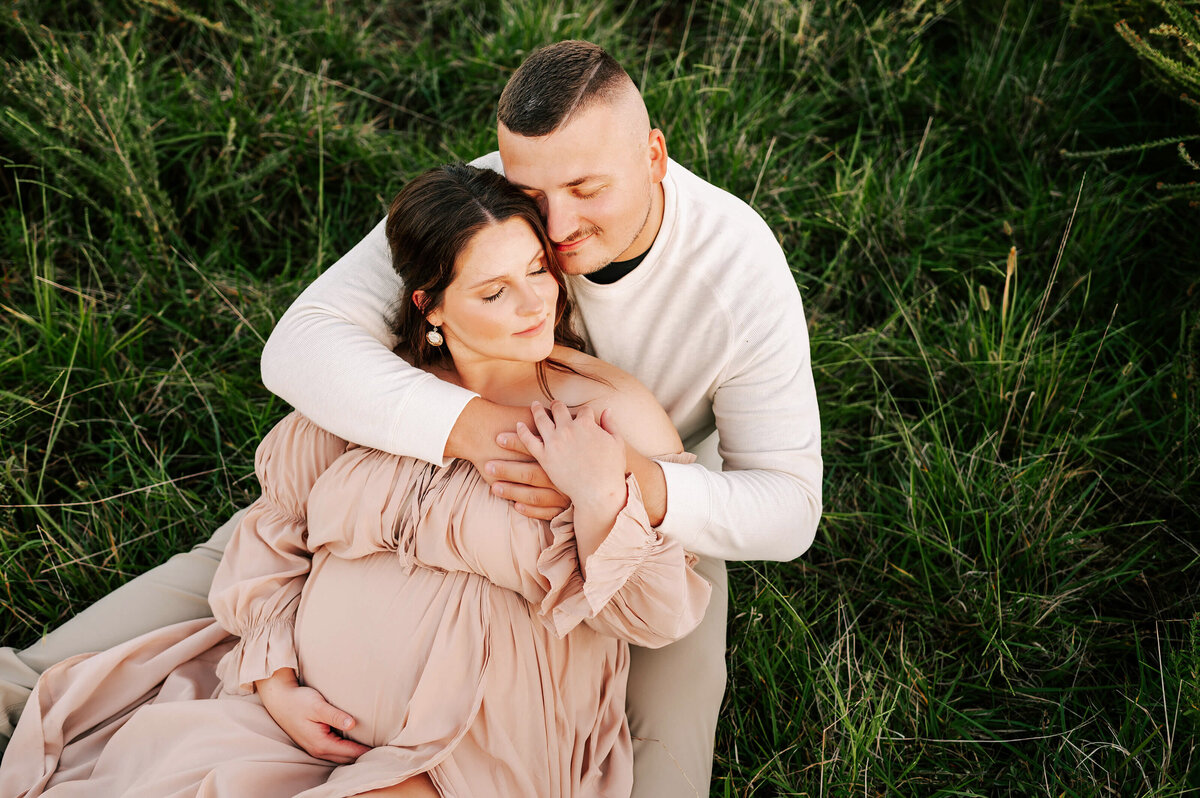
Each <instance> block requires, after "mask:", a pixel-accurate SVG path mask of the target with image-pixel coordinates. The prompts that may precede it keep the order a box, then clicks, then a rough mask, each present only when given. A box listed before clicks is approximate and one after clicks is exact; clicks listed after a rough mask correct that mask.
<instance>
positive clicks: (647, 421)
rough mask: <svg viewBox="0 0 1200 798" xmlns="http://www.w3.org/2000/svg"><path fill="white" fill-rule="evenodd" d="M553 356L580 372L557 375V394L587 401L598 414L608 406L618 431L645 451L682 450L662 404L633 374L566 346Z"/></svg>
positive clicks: (571, 401)
mask: <svg viewBox="0 0 1200 798" xmlns="http://www.w3.org/2000/svg"><path fill="white" fill-rule="evenodd" d="M552 357H553V358H554V359H555V360H557V361H558V362H560V363H563V364H565V365H567V366H570V367H571V368H572V369H574V370H575V371H577V372H579V374H563V373H561V372H560V373H558V374H557V375H556V379H555V384H554V386H553V389H554V395H555V396H556V397H557V398H559V399H561V400H562V401H564V402H566V403H567V404H568V405H571V406H578V405H588V406H589V407H591V408H592V410H593V412H594V413H595V414H596V417H597V418H599V417H600V414H601V413H602V412H604V411H605V410H608V411H609V412H610V418H611V419H612V422H613V424H614V426H615V427H616V431H617V432H618V433H619V434H620V435H621V437H622V438H624V439H625V441H626V442H627V443H629V445H631V446H633V448H634V449H637V450H638V451H639V452H641V453H642V454H644V455H648V456H649V455H659V454H675V453H678V452H681V451H683V444H682V443H680V441H679V434H678V433H677V432H676V431H675V427H674V425H673V424H671V419H670V418H669V417H668V416H667V413H666V411H664V410H663V408H662V405H660V404H659V403H658V400H657V399H655V398H654V394H652V393H650V389H649V388H647V387H646V386H645V385H642V383H641V382H640V381H638V379H637V378H636V377H634V376H633V375H631V374H629V373H628V372H625V371H623V370H621V369H619V368H617V367H616V366H614V365H613V364H611V363H607V362H605V361H603V360H600V359H599V358H596V357H592V356H591V355H588V354H585V353H583V352H579V351H577V350H574V349H567V348H566V347H555V349H554V353H553V355H552Z"/></svg>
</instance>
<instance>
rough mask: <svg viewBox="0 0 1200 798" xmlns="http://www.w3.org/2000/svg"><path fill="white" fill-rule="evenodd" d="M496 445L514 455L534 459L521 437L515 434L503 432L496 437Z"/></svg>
mask: <svg viewBox="0 0 1200 798" xmlns="http://www.w3.org/2000/svg"><path fill="white" fill-rule="evenodd" d="M496 445H497V446H499V447H500V448H501V449H504V450H506V451H510V452H512V453H514V454H523V455H525V456H527V457H533V452H531V451H529V449H528V448H527V447H526V446H525V443H524V442H523V441H522V440H521V436H520V435H518V434H517V433H515V432H501V433H500V434H499V435H497V436H496Z"/></svg>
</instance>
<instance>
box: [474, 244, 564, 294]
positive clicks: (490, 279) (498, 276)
mask: <svg viewBox="0 0 1200 798" xmlns="http://www.w3.org/2000/svg"><path fill="white" fill-rule="evenodd" d="M545 255H546V253H545V252H544V251H543V250H542V248H541V247H538V251H537V252H536V253H534V256H533V257H532V258H530V259H529V262H530V263H533V262H534V261H536V260H541V259H542V258H543V257H544V256H545ZM506 279H508V275H505V274H496V275H492V276H491V277H485V278H483V279H482V280H480V281H479V282H477V283H475V284H474V285H471V286H468V288H467V290H468V291H474V290H475V289H476V288H479V287H480V286H484V285H487V284H488V283H494V282H497V281H499V280H506Z"/></svg>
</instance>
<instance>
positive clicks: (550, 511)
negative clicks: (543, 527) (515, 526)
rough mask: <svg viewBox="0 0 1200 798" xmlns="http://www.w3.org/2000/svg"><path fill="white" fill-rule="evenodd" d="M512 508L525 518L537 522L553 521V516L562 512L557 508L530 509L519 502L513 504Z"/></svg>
mask: <svg viewBox="0 0 1200 798" xmlns="http://www.w3.org/2000/svg"><path fill="white" fill-rule="evenodd" d="M513 507H514V508H515V509H516V511H517V512H518V513H520V514H521V515H523V516H525V517H526V518H536V519H538V520H539V521H553V520H554V516H556V515H558V514H559V513H561V512H562V508H559V507H530V506H529V505H528V504H521V503H520V502H517V503H515V504H514V505H513Z"/></svg>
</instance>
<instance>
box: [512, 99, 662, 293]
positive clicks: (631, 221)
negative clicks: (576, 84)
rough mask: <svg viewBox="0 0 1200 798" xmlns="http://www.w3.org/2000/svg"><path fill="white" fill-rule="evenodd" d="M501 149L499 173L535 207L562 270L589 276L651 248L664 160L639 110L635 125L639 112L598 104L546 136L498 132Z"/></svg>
mask: <svg viewBox="0 0 1200 798" xmlns="http://www.w3.org/2000/svg"><path fill="white" fill-rule="evenodd" d="M637 102H638V103H640V102H641V100H640V98H638V99H637ZM631 117H632V118H631ZM499 143H500V158H501V160H502V161H503V162H504V173H505V175H506V176H507V177H508V179H509V180H511V181H512V182H513V183H516V184H517V185H518V186H520V187H521V188H522V189H524V191H525V193H527V194H529V195H530V196H531V197H533V198H534V199H535V200H537V202H538V205H539V207H540V208H541V210H542V214H543V215H544V216H545V218H546V229H547V231H548V232H549V234H550V240H551V241H553V242H554V246H555V250H556V252H557V253H558V256H559V260H560V261H561V263H562V268H563V271H565V272H567V273H568V274H590V273H591V272H594V271H596V270H597V269H600V268H603V267H604V266H607V265H608V264H609V263H612V262H613V261H619V260H628V259H630V258H633V257H636V256H637V255H640V254H642V253H643V252H645V251H646V250H647V249H649V248H650V245H651V244H653V243H654V237H655V235H657V233H658V226H659V224H660V223H661V221H662V199H661V197H662V187H661V186H660V185H659V183H660V182H661V180H662V176H663V174H665V172H666V161H667V156H666V144H665V142H664V141H663V138H662V133H661V132H659V131H658V130H654V131H650V130H649V126H648V123H646V121H645V111H644V109H643V110H642V111H641V124H640V125H639V124H638V115H637V113H636V108H635V109H633V110H631V109H630V108H629V107H628V106H627V104H623V103H621V102H620V101H618V102H614V103H611V104H610V103H604V102H598V103H594V104H593V105H592V106H591V107H589V108H586V109H584V110H583V111H582V112H580V113H578V114H577V115H576V116H575V117H574V118H573V119H571V120H570V121H569V122H568V123H567V124H565V125H562V126H561V127H559V128H558V129H557V130H555V131H554V132H552V133H550V134H549V135H546V136H539V137H526V136H519V135H517V134H515V133H513V132H511V131H509V130H508V129H507V128H505V127H504V125H500V130H499Z"/></svg>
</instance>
